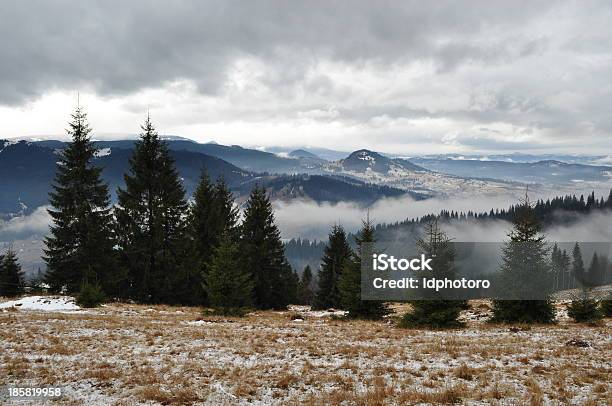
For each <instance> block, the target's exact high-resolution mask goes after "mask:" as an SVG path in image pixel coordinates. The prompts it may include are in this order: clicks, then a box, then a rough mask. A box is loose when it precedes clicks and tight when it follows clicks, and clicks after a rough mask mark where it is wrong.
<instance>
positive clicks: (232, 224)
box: [185, 171, 238, 305]
mask: <svg viewBox="0 0 612 406" xmlns="http://www.w3.org/2000/svg"><path fill="white" fill-rule="evenodd" d="M237 220H238V209H237V208H236V206H235V204H234V199H233V196H232V193H231V191H230V190H229V188H228V187H227V185H226V184H225V182H224V181H223V179H218V180H217V182H216V184H212V183H211V181H210V178H209V177H208V174H207V173H206V171H202V174H201V176H200V181H199V183H198V187H197V188H196V191H195V193H194V202H193V204H192V205H191V207H190V216H189V237H190V240H191V246H192V254H193V256H192V258H191V259H192V261H193V264H192V265H191V266H189V268H187V269H189V270H190V272H189V275H187V276H188V279H189V282H188V283H187V284H186V286H187V287H189V288H190V291H189V292H185V296H186V297H189V298H191V300H190V302H191V303H193V304H203V305H206V303H207V298H206V289H203V286H202V285H203V283H205V281H206V275H207V272H208V270H207V267H208V264H209V262H210V261H211V259H212V255H213V253H214V250H215V249H216V248H217V247H218V246H219V243H220V240H221V237H222V236H223V235H224V234H227V237H228V238H230V239H231V240H232V241H233V242H238V235H237V227H236V222H237Z"/></svg>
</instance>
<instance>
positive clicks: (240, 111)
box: [0, 0, 612, 150]
mask: <svg viewBox="0 0 612 406" xmlns="http://www.w3.org/2000/svg"><path fill="white" fill-rule="evenodd" d="M611 14H612V5H611V4H610V3H608V2H604V1H588V2H586V3H582V2H572V1H561V2H549V1H507V2H498V1H496V2H491V1H484V0H482V1H474V2H470V3H469V4H467V5H466V4H465V3H463V2H457V1H450V0H449V1H440V2H435V3H431V2H423V1H406V2H397V1H386V0H385V1H376V2H372V1H348V0H346V1H331V2H330V1H315V2H312V1H292V2H286V1H249V2H240V1H231V0H230V1H179V0H175V1H165V2H155V1H142V0H136V1H130V2H120V1H101V0H99V1H88V2H73V1H62V0H60V1H54V2H48V1H29V2H23V1H17V0H9V1H4V2H2V3H0V51H1V54H2V57H1V58H0V89H1V91H0V105H8V106H21V105H23V104H24V103H27V102H29V101H32V100H36V99H37V98H39V97H41V96H43V95H45V94H48V93H49V92H52V91H54V90H65V91H74V90H77V89H80V90H82V91H91V92H94V93H96V94H98V95H100V96H102V97H109V96H111V97H128V96H130V95H133V94H134V93H136V92H139V91H143V90H147V89H159V88H163V87H165V86H169V85H170V84H172V83H175V82H176V81H186V82H188V83H190V84H193V85H194V89H195V95H196V96H199V97H204V98H211V100H210V102H209V103H208V104H206V106H207V107H209V106H214V108H213V107H210V110H206V111H202V110H201V109H200V108H194V109H193V112H185V113H182V114H181V115H180V117H176V118H175V120H177V123H178V120H182V122H181V123H182V124H185V123H188V124H192V123H202V122H211V121H215V120H217V122H221V121H223V122H228V121H232V120H234V121H235V120H245V121H247V122H262V121H266V122H274V121H275V120H277V121H284V122H292V121H295V120H296V119H299V118H304V117H307V118H309V119H312V120H314V121H315V122H317V123H322V125H325V124H326V123H329V122H332V121H333V122H335V123H341V125H342V126H343V128H349V129H351V128H354V127H359V129H360V131H361V133H360V134H358V135H356V136H355V132H351V135H352V136H353V139H355V140H360V139H364V138H365V135H366V134H368V133H369V132H372V133H373V134H374V135H376V136H385V137H386V136H389V137H391V138H394V139H400V138H401V137H404V138H407V139H410V142H412V143H419V142H432V143H435V142H438V141H439V140H441V139H444V138H445V137H446V138H448V135H449V134H450V133H455V134H454V135H455V136H454V138H453V139H454V143H455V144H456V145H457V146H459V147H465V148H466V149H481V150H484V149H498V148H506V147H508V148H516V149H525V148H526V147H528V146H535V147H536V149H537V148H553V147H558V146H559V147H562V148H567V145H566V144H565V142H566V141H567V140H570V139H573V138H575V137H576V136H581V137H586V138H587V139H589V141H590V142H591V143H597V142H606V143H605V145H606V148H607V147H610V143H609V142H607V141H606V139H607V138H609V134H610V132H611V131H612V118H610V114H609V112H608V106H609V105H610V102H612V88H610V86H609V85H608V81H609V77H611V75H612V62H611V61H612V51H610V50H611V49H612V29H610V25H609V21H610V18H611ZM245 78H246V79H245ZM192 96H193V95H192ZM196 96H193V97H196ZM190 97H191V96H190ZM157 102H159V100H143V101H142V105H141V103H138V102H136V101H135V100H127V101H125V106H127V107H129V106H132V109H131V110H142V108H143V107H142V106H144V105H146V106H151V107H153V108H154V107H155V106H156V105H157ZM127 110H128V111H131V110H130V109H127ZM321 112H333V114H327V115H326V114H321ZM174 115H175V116H176V114H174ZM418 120H434V121H435V122H436V123H438V122H439V121H444V120H446V121H448V122H445V123H442V124H436V125H435V126H434V127H431V126H423V127H421V126H419V124H418V123H417V124H414V121H418ZM381 122H382V125H383V127H384V128H383V129H382V130H380V131H378V130H379V128H380V126H381ZM176 125H177V126H180V125H181V124H180V123H179V124H176ZM483 126H484V127H487V128H488V129H490V133H489V134H488V135H487V136H485V137H483V136H482V134H481V133H480V132H479V131H478V128H480V127H483ZM126 130H127V129H126ZM320 135H321V137H324V136H325V134H320ZM394 142H396V141H394ZM378 144H379V145H380V143H378ZM396 144H397V142H396ZM396 144H394V145H396Z"/></svg>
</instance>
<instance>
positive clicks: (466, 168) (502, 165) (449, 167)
mask: <svg viewBox="0 0 612 406" xmlns="http://www.w3.org/2000/svg"><path fill="white" fill-rule="evenodd" d="M412 161H413V162H415V163H417V164H418V165H420V166H422V167H424V168H427V169H430V170H432V171H436V172H442V173H448V174H451V175H456V176H463V177H487V178H494V179H502V180H508V181H515V182H522V183H541V184H554V185H572V184H574V185H575V184H576V183H581V182H608V181H610V180H612V167H609V166H595V165H583V164H575V163H571V164H570V163H565V162H561V161H556V160H545V161H537V162H505V161H478V160H464V159H448V158H447V159H433V158H419V157H416V158H412Z"/></svg>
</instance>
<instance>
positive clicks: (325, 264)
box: [313, 225, 353, 309]
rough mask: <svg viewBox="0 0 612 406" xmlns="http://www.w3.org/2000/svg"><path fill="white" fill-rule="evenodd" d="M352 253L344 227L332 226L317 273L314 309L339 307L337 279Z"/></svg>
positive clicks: (340, 304)
mask: <svg viewBox="0 0 612 406" xmlns="http://www.w3.org/2000/svg"><path fill="white" fill-rule="evenodd" d="M352 255H353V250H351V247H350V246H349V244H348V241H347V240H346V233H345V232H344V229H343V228H342V227H341V226H338V225H335V226H333V227H332V229H331V232H330V233H329V241H328V243H327V246H326V247H325V252H324V254H323V258H322V259H321V268H320V269H319V273H318V284H319V289H318V291H317V294H316V296H315V300H314V304H313V307H314V308H315V309H327V308H330V307H331V308H340V307H341V306H342V303H341V299H340V290H339V289H338V280H339V279H340V273H341V272H342V269H343V268H344V266H345V265H346V263H347V262H348V261H349V260H350V259H351V256H352Z"/></svg>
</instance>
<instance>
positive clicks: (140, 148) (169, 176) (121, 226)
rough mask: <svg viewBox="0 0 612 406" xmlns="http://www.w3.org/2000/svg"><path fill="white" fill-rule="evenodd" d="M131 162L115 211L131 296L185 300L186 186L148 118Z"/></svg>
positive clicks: (151, 300) (148, 300) (153, 300)
mask: <svg viewBox="0 0 612 406" xmlns="http://www.w3.org/2000/svg"><path fill="white" fill-rule="evenodd" d="M129 163H130V169H129V173H127V174H125V176H124V179H125V189H121V188H119V189H118V191H117V196H118V204H117V207H116V209H115V215H116V219H117V221H116V224H117V237H118V245H119V253H120V261H121V263H122V265H123V267H125V269H126V270H127V274H128V282H129V283H128V286H127V288H128V291H129V294H130V296H132V297H133V298H135V299H136V300H138V301H141V302H146V303H161V302H163V303H180V302H181V301H182V295H183V294H184V292H185V291H186V290H187V291H188V290H189V289H190V286H188V284H189V283H191V279H190V278H189V277H185V276H184V274H182V271H183V270H184V268H185V267H184V266H183V265H184V259H185V258H186V257H188V251H187V244H186V243H185V230H186V221H185V218H186V210H187V203H186V202H185V190H184V189H183V185H182V183H181V180H180V178H179V175H178V172H177V170H176V168H175V165H174V161H173V159H172V158H171V157H170V154H169V152H168V147H167V145H166V143H164V142H163V141H162V140H161V139H160V138H159V136H158V134H157V132H156V131H155V128H154V127H153V124H152V123H151V120H150V118H149V117H147V120H146V121H145V123H144V125H143V126H142V133H141V135H140V140H139V141H138V142H136V145H135V147H134V152H133V154H132V157H131V158H130V162H129Z"/></svg>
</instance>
